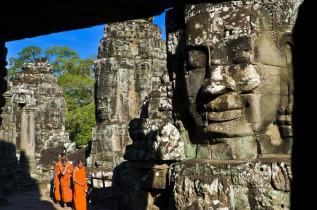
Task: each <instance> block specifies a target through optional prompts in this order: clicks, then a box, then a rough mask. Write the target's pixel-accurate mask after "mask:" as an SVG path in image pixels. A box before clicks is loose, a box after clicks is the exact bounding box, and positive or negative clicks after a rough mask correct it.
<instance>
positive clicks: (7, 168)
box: [0, 139, 55, 209]
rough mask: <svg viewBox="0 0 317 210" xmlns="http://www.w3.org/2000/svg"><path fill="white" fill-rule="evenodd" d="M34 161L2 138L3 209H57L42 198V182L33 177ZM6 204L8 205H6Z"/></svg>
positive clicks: (0, 141) (1, 195)
mask: <svg viewBox="0 0 317 210" xmlns="http://www.w3.org/2000/svg"><path fill="white" fill-rule="evenodd" d="M32 167H33V166H32V161H29V158H28V157H27V156H26V155H25V153H24V152H23V151H21V152H19V153H18V155H17V152H16V146H15V145H14V144H12V143H8V142H5V141H4V140H3V139H1V140H0V169H1V173H0V183H1V185H0V198H1V204H0V206H1V207H3V208H2V209H25V208H27V207H29V208H31V207H32V208H34V209H35V208H42V209H55V208H54V207H53V205H52V204H51V203H50V202H48V201H44V200H41V192H40V189H41V187H43V186H41V183H39V182H38V181H37V180H36V179H33V178H32V172H31V171H32V170H31V168H32ZM5 206H6V207H5Z"/></svg>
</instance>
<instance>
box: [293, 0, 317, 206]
mask: <svg viewBox="0 0 317 210" xmlns="http://www.w3.org/2000/svg"><path fill="white" fill-rule="evenodd" d="M313 2H314V1H308V0H305V1H304V2H303V3H302V5H300V7H299V12H298V16H297V20H296V23H295V27H294V29H293V41H294V49H293V65H294V86H295V88H294V98H295V100H294V112H293V128H294V144H293V151H292V170H293V175H294V178H293V182H292V185H291V186H292V190H291V192H292V193H291V204H292V206H291V207H292V209H306V208H305V207H307V209H309V208H311V204H310V202H305V201H309V200H313V199H315V198H313V194H312V193H308V191H307V189H309V188H311V189H312V188H313V186H311V184H312V183H313V180H314V179H315V177H314V174H313V173H310V172H309V169H310V168H311V167H312V166H313V165H314V162H311V161H309V160H313V159H315V153H316V151H315V150H316V147H311V146H309V144H308V142H307V141H306V140H310V139H312V136H313V130H314V129H316V128H315V124H314V123H305V122H307V120H308V119H309V118H311V119H314V118H316V116H315V114H314V116H311V115H310V116H309V117H308V115H306V114H305V112H306V111H307V108H308V107H310V104H311V102H310V100H311V96H313V94H314V93H313V92H314V89H315V84H316V82H315V77H314V76H313V77H311V76H310V73H308V71H310V70H311V69H312V67H313V65H312V64H313V63H314V60H315V59H316V58H315V53H313V52H312V51H311V50H314V49H315V48H314V47H315V46H311V45H312V44H313V43H315V41H314V39H315V38H314V36H312V33H311V26H312V24H313V20H314V19H315V11H314V8H315V7H314V6H313ZM306 142H307V143H306ZM314 187H315V186H314Z"/></svg>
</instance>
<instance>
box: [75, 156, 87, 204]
mask: <svg viewBox="0 0 317 210" xmlns="http://www.w3.org/2000/svg"><path fill="white" fill-rule="evenodd" d="M73 181H74V204H75V210H86V209H87V203H86V193H85V190H87V189H88V187H87V183H86V169H85V167H84V162H83V160H78V161H77V165H76V166H75V168H74V171H73Z"/></svg>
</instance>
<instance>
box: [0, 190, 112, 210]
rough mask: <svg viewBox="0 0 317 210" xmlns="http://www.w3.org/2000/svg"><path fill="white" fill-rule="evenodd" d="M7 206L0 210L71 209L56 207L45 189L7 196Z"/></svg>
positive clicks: (98, 208) (101, 209)
mask: <svg viewBox="0 0 317 210" xmlns="http://www.w3.org/2000/svg"><path fill="white" fill-rule="evenodd" d="M7 199H8V206H5V207H1V210H23V209H34V210H36V209H39V210H55V209H57V210H66V209H69V210H70V209H71V208H70V207H68V208H61V207H57V206H56V205H55V204H54V203H53V201H52V200H51V199H50V198H49V197H47V196H46V195H45V189H43V190H40V192H39V191H35V190H34V191H28V192H23V193H17V194H15V195H12V196H8V197H7ZM87 210H112V209H109V208H105V207H102V206H98V205H92V204H88V205H87Z"/></svg>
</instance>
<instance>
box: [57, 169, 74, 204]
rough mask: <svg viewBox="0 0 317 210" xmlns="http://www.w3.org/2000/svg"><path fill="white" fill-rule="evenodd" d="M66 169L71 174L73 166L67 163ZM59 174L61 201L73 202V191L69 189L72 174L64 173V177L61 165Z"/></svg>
mask: <svg viewBox="0 0 317 210" xmlns="http://www.w3.org/2000/svg"><path fill="white" fill-rule="evenodd" d="M67 165H69V166H68V168H67V170H69V171H70V173H72V172H73V166H72V165H71V164H69V163H67ZM59 169H60V173H61V189H62V200H63V202H64V203H68V202H71V201H72V200H73V190H72V188H71V177H72V174H70V173H68V172H66V173H65V175H63V174H62V172H63V171H64V169H65V167H64V166H63V165H60V167H59Z"/></svg>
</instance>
